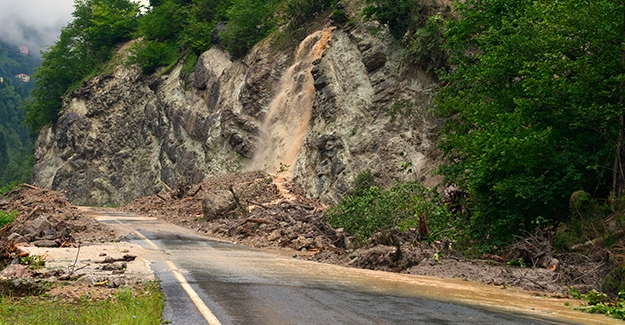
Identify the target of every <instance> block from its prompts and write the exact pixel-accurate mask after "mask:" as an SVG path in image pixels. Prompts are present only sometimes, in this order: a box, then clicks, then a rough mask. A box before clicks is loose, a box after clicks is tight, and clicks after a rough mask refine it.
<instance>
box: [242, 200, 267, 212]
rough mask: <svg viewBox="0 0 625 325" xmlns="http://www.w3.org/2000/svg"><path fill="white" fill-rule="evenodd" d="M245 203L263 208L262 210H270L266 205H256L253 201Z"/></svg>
mask: <svg viewBox="0 0 625 325" xmlns="http://www.w3.org/2000/svg"><path fill="white" fill-rule="evenodd" d="M247 202H249V203H252V204H253V205H257V206H259V207H261V208H263V209H265V210H270V209H271V208H270V207H268V206H266V205H264V204H260V203H256V202H254V201H252V200H249V201H247Z"/></svg>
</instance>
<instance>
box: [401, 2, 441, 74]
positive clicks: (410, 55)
mask: <svg viewBox="0 0 625 325" xmlns="http://www.w3.org/2000/svg"><path fill="white" fill-rule="evenodd" d="M444 32H445V19H444V18H443V15H442V14H441V13H436V14H435V15H433V16H430V17H428V19H427V21H426V22H425V24H424V25H423V27H421V28H419V29H417V31H416V32H415V33H414V34H413V36H412V37H410V38H409V39H407V40H406V41H407V45H406V58H407V59H408V61H410V62H412V63H414V64H416V65H417V66H419V67H421V68H423V69H424V70H425V71H434V70H435V69H440V68H444V67H447V52H446V51H445V49H444V46H445V35H444V34H445V33H444Z"/></svg>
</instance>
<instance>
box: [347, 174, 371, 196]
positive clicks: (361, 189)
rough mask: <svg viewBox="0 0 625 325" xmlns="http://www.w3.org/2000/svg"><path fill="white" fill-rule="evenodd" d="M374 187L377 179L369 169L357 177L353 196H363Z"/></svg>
mask: <svg viewBox="0 0 625 325" xmlns="http://www.w3.org/2000/svg"><path fill="white" fill-rule="evenodd" d="M374 185H375V178H374V177H373V174H371V170H370V169H367V170H365V171H364V172H362V173H360V174H358V175H356V179H354V189H353V190H352V193H351V194H352V195H354V196H363V195H364V194H365V192H366V191H367V190H368V189H369V188H371V187H372V186H374Z"/></svg>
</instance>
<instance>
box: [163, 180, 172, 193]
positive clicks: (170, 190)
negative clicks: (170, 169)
mask: <svg viewBox="0 0 625 325" xmlns="http://www.w3.org/2000/svg"><path fill="white" fill-rule="evenodd" d="M161 183H162V184H163V186H165V188H166V189H167V190H168V191H169V192H173V190H172V189H171V187H169V186H167V184H165V182H163V181H161Z"/></svg>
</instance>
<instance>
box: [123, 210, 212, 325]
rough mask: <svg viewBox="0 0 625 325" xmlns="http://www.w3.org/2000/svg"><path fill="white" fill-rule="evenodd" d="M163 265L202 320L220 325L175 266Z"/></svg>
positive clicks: (153, 246)
mask: <svg viewBox="0 0 625 325" xmlns="http://www.w3.org/2000/svg"><path fill="white" fill-rule="evenodd" d="M117 222H119V221H117ZM119 223H120V224H123V223H121V222H119ZM132 231H133V232H134V233H135V235H137V236H139V238H141V239H142V240H143V241H144V242H146V243H147V244H148V245H150V246H151V247H152V248H154V249H158V246H156V244H154V242H153V241H151V240H149V239H148V238H147V237H145V236H143V234H142V233H140V232H138V231H136V230H134V229H133V230H132ZM165 263H166V264H167V266H169V268H171V272H172V273H173V274H174V277H175V278H176V280H178V283H180V286H181V287H182V289H184V291H185V292H186V293H187V295H188V296H189V298H191V301H193V304H194V305H195V307H197V309H198V310H199V311H200V313H201V314H202V316H204V319H206V321H207V322H208V324H209V325H221V323H220V322H219V320H218V319H217V317H215V315H214V314H213V313H212V312H211V310H210V309H208V307H207V306H206V304H205V303H204V301H203V300H202V298H200V296H198V294H197V292H195V290H193V288H192V287H191V285H190V284H189V282H187V280H186V279H185V278H184V276H183V275H182V273H180V271H179V270H178V268H177V267H176V265H175V264H174V263H173V262H172V261H169V260H167V261H165Z"/></svg>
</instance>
